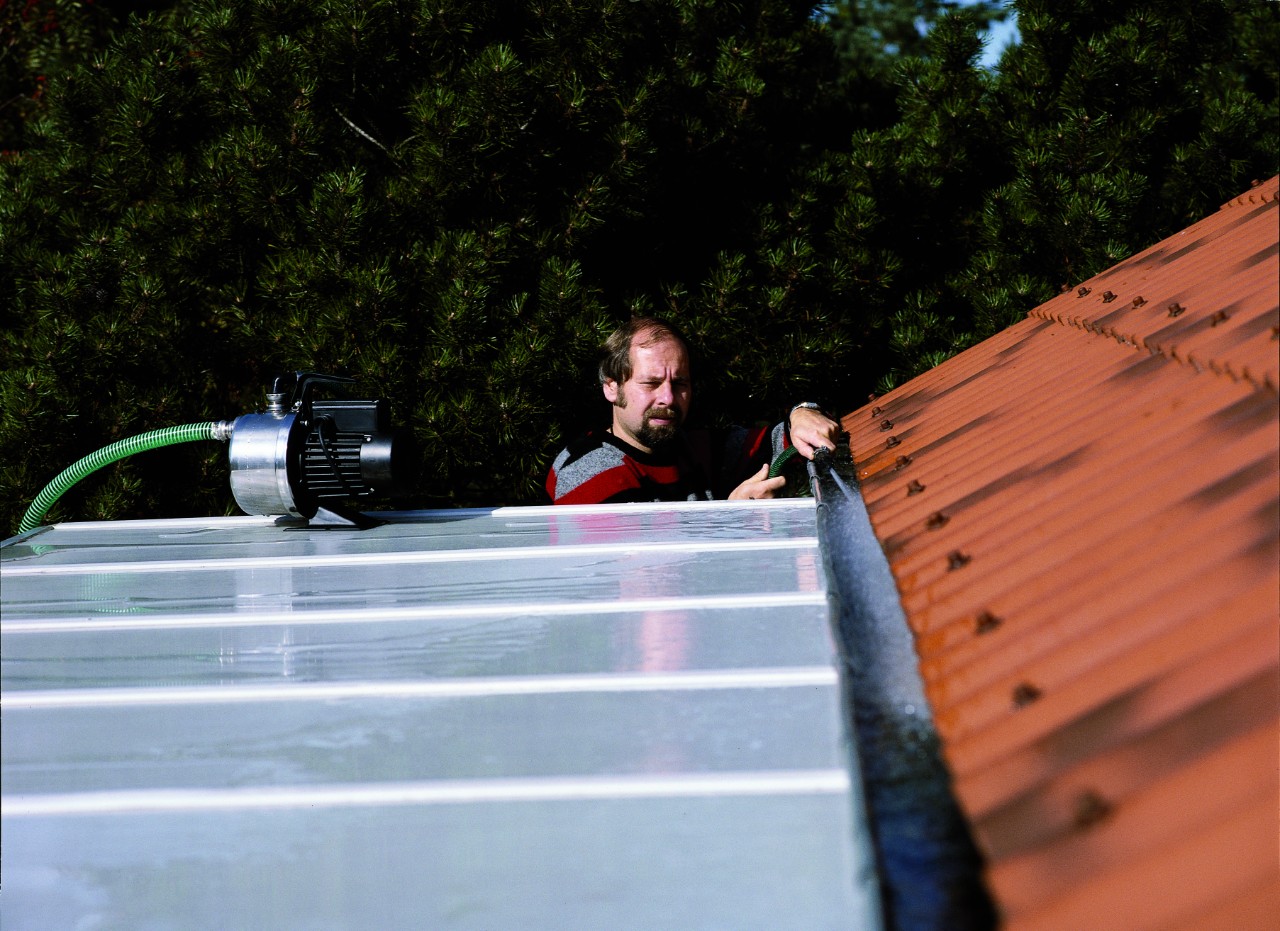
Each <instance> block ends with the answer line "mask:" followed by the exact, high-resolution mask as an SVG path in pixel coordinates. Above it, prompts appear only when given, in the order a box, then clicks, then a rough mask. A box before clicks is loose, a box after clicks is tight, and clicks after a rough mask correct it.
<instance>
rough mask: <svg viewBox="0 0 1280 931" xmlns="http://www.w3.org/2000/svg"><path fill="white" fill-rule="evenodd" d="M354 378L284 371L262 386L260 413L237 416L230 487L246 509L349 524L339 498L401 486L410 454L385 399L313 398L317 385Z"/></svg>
mask: <svg viewBox="0 0 1280 931" xmlns="http://www.w3.org/2000/svg"><path fill="white" fill-rule="evenodd" d="M352 381H353V379H349V378H339V377H336V376H333V375H320V374H318V373H316V372H295V373H293V374H290V375H281V376H279V377H278V378H276V379H275V380H274V382H272V385H271V388H270V390H269V391H268V392H267V407H266V411H265V412H264V413H260V414H244V415H242V416H240V417H237V418H236V419H235V421H234V422H233V423H232V424H231V430H230V432H231V449H230V460H231V493H232V494H233V495H234V496H235V499H236V503H237V504H238V505H240V507H241V508H242V509H243V510H244V511H245V512H246V513H249V514H263V515H279V516H287V517H302V518H306V519H308V520H313V522H316V523H330V522H333V517H334V516H335V515H336V516H339V517H340V518H341V519H342V521H346V522H351V521H353V520H355V517H356V516H355V515H352V514H349V513H346V512H344V511H342V510H341V508H340V506H339V505H338V504H337V502H339V501H344V500H349V499H353V498H354V499H366V498H371V497H375V496H379V495H395V494H397V493H400V492H401V491H402V490H403V488H402V486H403V485H404V479H405V477H406V476H407V475H408V473H409V471H410V465H411V463H410V461H409V460H410V458H411V456H412V454H411V451H410V449H409V438H408V436H407V435H406V434H405V433H404V432H403V431H401V430H397V429H393V428H392V427H391V425H390V408H389V406H388V405H387V402H386V401H384V400H374V401H364V400H361V401H346V400H326V401H318V400H316V399H315V398H313V397H312V389H313V388H314V387H315V386H316V385H319V384H331V385H338V384H350V383H351V382H352ZM317 515H319V516H317ZM355 522H358V521H355Z"/></svg>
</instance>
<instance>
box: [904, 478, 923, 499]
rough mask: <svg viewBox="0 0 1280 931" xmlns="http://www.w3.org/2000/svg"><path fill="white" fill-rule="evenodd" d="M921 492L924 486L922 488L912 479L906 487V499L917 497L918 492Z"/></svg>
mask: <svg viewBox="0 0 1280 931" xmlns="http://www.w3.org/2000/svg"><path fill="white" fill-rule="evenodd" d="M922 491H924V486H923V485H921V484H920V483H919V482H918V481H917V480H916V479H914V478H913V479H912V480H911V481H910V483H908V485H907V497H908V498H910V497H911V496H912V495H918V494H920V492H922Z"/></svg>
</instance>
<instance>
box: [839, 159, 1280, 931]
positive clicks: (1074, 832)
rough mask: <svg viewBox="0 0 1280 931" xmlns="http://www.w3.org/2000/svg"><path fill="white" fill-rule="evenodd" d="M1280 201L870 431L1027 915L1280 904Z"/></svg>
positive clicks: (961, 762)
mask: <svg viewBox="0 0 1280 931" xmlns="http://www.w3.org/2000/svg"><path fill="white" fill-rule="evenodd" d="M1278 194H1280V178H1273V179H1271V180H1270V181H1268V182H1266V183H1264V184H1262V185H1259V186H1257V187H1255V188H1254V189H1253V190H1251V191H1249V192H1247V193H1246V194H1244V195H1241V197H1239V198H1236V199H1235V200H1233V201H1231V202H1230V203H1229V204H1227V205H1226V206H1224V208H1223V209H1222V210H1220V211H1219V212H1218V213H1217V214H1215V215H1214V216H1211V217H1208V218H1206V219H1205V220H1203V221H1201V222H1200V223H1197V224H1195V225H1194V226H1192V227H1190V228H1189V229H1187V230H1185V231H1183V232H1182V233H1179V234H1177V235H1175V236H1172V237H1170V238H1169V239H1166V240H1165V241H1163V242H1161V243H1157V244H1156V245H1154V246H1152V247H1151V248H1150V249H1147V250H1145V251H1144V252H1141V253H1139V254H1137V255H1135V256H1133V257H1131V258H1129V259H1127V260H1125V261H1123V262H1121V263H1119V264H1118V265H1116V266H1115V267H1113V268H1111V269H1109V270H1107V271H1106V272H1103V273H1102V274H1100V275H1098V276H1096V277H1094V278H1093V279H1091V280H1089V281H1087V282H1084V283H1083V284H1082V285H1080V286H1079V287H1078V288H1076V289H1072V290H1069V291H1066V292H1064V293H1063V294H1060V295H1058V296H1057V297H1055V298H1053V299H1052V300H1050V301H1048V302H1046V303H1045V304H1043V305H1041V306H1040V307H1038V308H1036V309H1035V310H1034V311H1032V312H1031V314H1030V315H1029V316H1028V318H1027V319H1026V320H1024V321H1023V322H1021V323H1019V324H1017V325H1015V326H1013V327H1010V328H1009V329H1008V330H1006V331H1004V332H1003V333H1000V334H997V335H996V336H994V337H992V338H991V339H989V340H987V341H985V342H984V343H982V344H980V345H978V346H975V347H973V348H972V349H970V350H968V351H967V352H964V353H962V354H960V355H959V356H956V357H955V358H954V359H951V360H949V361H948V362H946V363H944V364H943V365H941V366H939V367H938V368H936V369H934V370H932V371H930V372H927V373H925V374H924V375H921V376H920V377H918V378H916V379H914V380H912V381H911V382H909V383H908V384H906V385H903V386H901V387H900V388H898V389H896V390H895V391H893V392H891V393H889V394H887V395H885V396H884V397H883V398H880V399H877V400H876V401H874V402H873V403H872V404H869V405H868V406H867V407H865V408H863V409H861V410H858V411H855V412H854V413H852V414H850V415H849V416H848V417H847V418H845V422H844V426H845V428H846V430H848V431H849V434H850V444H851V449H852V452H853V456H854V460H855V462H856V463H857V466H858V475H859V480H860V482H861V485H862V491H863V496H864V498H865V499H866V502H867V507H868V510H869V512H870V514H871V517H872V522H873V525H874V527H875V529H876V533H877V535H878V536H879V538H880V540H881V543H882V545H883V546H884V550H885V553H886V555H887V556H888V559H889V562H890V566H891V568H892V570H893V572H894V576H895V578H896V580H897V583H898V588H899V592H900V595H901V598H902V603H903V606H904V608H905V609H906V613H907V618H908V622H909V623H910V625H911V627H912V629H913V631H914V632H915V635H916V643H917V650H918V652H919V654H920V661H921V671H922V675H923V677H924V680H925V686H926V691H927V693H928V695H929V698H930V701H931V702H932V705H933V711H934V718H935V722H936V725H937V728H938V731H939V734H940V736H941V737H942V740H943V745H944V752H945V754H946V757H947V760H948V763H949V765H950V766H951V768H952V773H953V777H954V779H955V788H956V792H957V795H958V797H959V799H960V802H961V806H962V808H963V809H964V810H965V812H966V813H967V815H968V817H969V818H970V821H971V823H972V825H973V828H974V831H975V836H976V838H977V840H978V842H979V846H980V847H981V848H982V850H983V851H984V853H985V855H986V857H987V859H988V865H989V880H990V884H991V887H992V891H993V894H994V895H995V897H996V900H997V904H998V907H999V908H1000V910H1001V912H1002V915H1003V916H1004V921H1005V924H1006V925H1007V926H1008V927H1010V928H1041V927H1044V928H1067V927H1089V928H1104V927H1116V928H1124V929H1126V931H1128V929H1133V928H1145V927H1151V928H1157V927H1159V928H1166V927H1167V928H1182V927H1185V928H1200V927H1205V926H1211V925H1215V924H1216V925H1219V926H1229V927H1232V928H1236V929H1239V928H1251V927H1267V926H1270V925H1269V924H1265V923H1260V921H1261V920H1262V919H1264V918H1265V920H1266V921H1270V920H1271V919H1272V918H1273V916H1274V914H1275V913H1276V910H1275V908H1273V907H1272V906H1275V905H1277V903H1278V902H1280V863H1278V859H1277V837H1278V836H1280V824H1278V822H1277V809H1278V807H1280V777H1278V776H1277V767H1276V763H1277V754H1278V752H1280V744H1278V738H1277V727H1278V724H1280V395H1277V387H1278V386H1280V285H1278V282H1280V234H1278V227H1277V217H1278V216H1280V201H1278Z"/></svg>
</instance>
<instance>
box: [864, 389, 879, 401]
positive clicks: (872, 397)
mask: <svg viewBox="0 0 1280 931" xmlns="http://www.w3.org/2000/svg"><path fill="white" fill-rule="evenodd" d="M878 397H880V395H878V394H876V393H875V392H874V391H873V392H871V393H870V394H869V395H867V401H868V402H871V401H874V400H875V399H876V398H878Z"/></svg>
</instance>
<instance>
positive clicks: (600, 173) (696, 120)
mask: <svg viewBox="0 0 1280 931" xmlns="http://www.w3.org/2000/svg"><path fill="white" fill-rule="evenodd" d="M834 73H835V71H834V58H833V56H832V54H831V52H830V45H829V42H828V40H827V38H826V36H825V33H824V32H823V30H822V28H821V26H820V24H818V23H816V22H814V21H813V20H812V18H811V17H810V15H809V7H808V6H807V5H805V4H799V3H791V2H761V3H757V4H753V5H750V6H748V7H730V6H726V5H723V4H718V3H714V2H709V0H680V2H655V3H645V4H632V3H621V2H603V3H598V4H582V3H574V2H561V0H548V2H534V3H509V2H487V3H483V2H482V3H477V2H451V0H434V2H431V3H427V2H422V3H417V4H412V3H411V4H404V3H395V2H389V0H382V2H377V0H375V2H365V3H355V2H352V0H324V2H321V3H319V4H316V3H312V2H300V0H253V2H250V0H230V2H217V3H213V2H207V3H196V4H194V5H193V6H192V7H191V10H190V12H189V13H186V12H184V11H183V10H181V9H180V8H175V12H174V15H171V16H168V17H157V16H152V17H149V18H144V19H141V20H138V21H136V22H134V23H133V24H132V25H131V26H130V27H129V28H128V29H126V30H124V31H122V32H121V33H120V34H119V36H118V38H117V41H116V42H115V43H114V44H113V45H111V46H110V47H109V48H108V49H107V50H106V51H105V52H104V53H103V54H101V55H100V56H99V57H97V58H96V59H94V60H93V61H92V62H90V63H88V64H86V65H84V66H82V67H79V68H75V69H72V70H70V71H68V72H66V73H65V74H64V75H63V76H62V77H61V79H60V81H59V86H58V89H57V93H56V97H55V99H54V100H53V102H52V103H51V105H50V107H49V110H48V112H47V114H46V115H45V117H44V118H42V119H40V120H38V121H37V122H36V123H34V124H33V126H34V128H35V130H36V133H37V138H36V141H35V144H33V145H32V146H31V147H30V149H29V150H28V151H25V152H23V153H21V154H20V155H19V156H17V157H16V158H15V159H12V160H11V162H10V163H9V164H8V165H6V166H5V175H4V180H5V185H6V187H7V189H8V193H9V194H10V196H7V197H5V198H4V202H3V205H0V237H3V239H0V245H2V246H3V252H2V254H0V263H2V264H3V271H4V273H5V274H4V278H5V280H6V281H7V282H8V284H7V285H0V287H5V288H7V291H6V293H5V294H4V295H3V298H4V305H5V307H6V310H5V313H6V320H5V325H6V326H5V330H6V335H5V341H6V342H5V365H4V372H3V382H0V394H3V396H4V397H5V398H8V399H12V400H13V402H14V403H12V404H6V406H5V411H4V413H3V415H0V417H2V422H0V444H2V445H0V448H3V449H4V451H5V459H6V461H7V462H11V463H14V465H13V466H12V467H11V468H9V469H7V470H6V472H5V473H4V475H5V484H6V486H7V487H6V491H7V492H8V494H6V496H5V497H6V500H7V501H8V502H10V503H9V504H8V505H7V506H8V507H9V508H10V511H9V513H10V515H12V514H14V513H16V510H17V509H18V508H20V506H21V504H22V503H23V502H25V501H27V500H30V497H31V496H32V495H34V493H35V491H36V490H38V488H39V487H40V486H41V484H42V483H43V480H45V479H47V477H48V474H47V473H48V471H49V465H48V464H49V463H61V464H65V463H69V462H71V461H73V460H74V459H75V458H78V457H79V456H80V455H83V454H85V453H87V452H90V451H92V450H93V449H96V448H99V447H101V446H103V445H105V444H106V443H107V442H110V441H112V440H114V439H118V438H120V437H123V436H128V435H131V434H134V433H138V432H142V431H143V430H147V429H152V428H154V427H157V426H165V425H169V424H172V423H183V422H192V421H197V420H205V419H211V418H213V419H221V418H225V417H230V416H234V415H235V414H237V413H240V412H245V411H247V410H250V409H253V408H254V407H256V406H258V405H259V404H260V399H261V395H260V392H261V391H262V388H263V386H264V385H265V384H266V383H267V382H268V381H269V379H270V378H271V376H272V375H273V374H274V373H276V372H278V371H286V370H295V369H306V370H318V371H328V372H339V373H349V374H352V375H354V376H356V377H357V378H358V379H359V380H360V382H361V388H362V389H363V391H364V392H365V393H369V392H375V393H377V394H380V395H384V396H386V397H388V398H390V399H391V400H392V402H393V409H394V411H395V412H396V415H397V419H398V420H400V422H403V423H407V424H408V425H409V426H411V427H412V428H413V430H414V432H415V433H416V434H417V437H418V439H419V440H420V442H421V444H422V445H423V446H424V448H425V449H426V450H427V453H428V455H427V457H426V459H425V462H424V468H425V473H424V476H423V480H422V483H421V484H422V488H423V495H422V496H421V498H420V499H419V500H418V502H417V503H424V504H434V503H453V502H473V503H489V504H494V503H500V502H503V501H521V500H524V501H528V500H534V499H535V498H536V494H537V489H538V486H539V485H540V482H541V479H542V476H543V474H545V468H546V465H547V463H548V461H549V458H550V456H551V455H552V454H554V452H555V450H556V449H557V448H558V447H559V446H560V445H561V444H562V443H563V441H564V440H565V438H566V436H565V434H566V432H567V431H569V430H573V429H578V428H580V427H581V426H582V425H583V421H584V419H585V418H586V417H587V416H588V413H589V411H590V410H591V407H590V405H591V403H592V402H594V401H595V398H596V397H597V396H598V389H593V388H592V387H591V385H590V383H589V380H588V379H589V378H590V370H591V368H592V365H593V361H594V349H595V346H596V345H597V344H598V342H599V340H600V339H601V338H602V337H603V335H604V334H605V333H607V332H608V330H609V329H611V328H612V326H613V325H614V324H615V323H616V322H617V321H618V320H620V319H622V318H624V317H625V316H626V315H627V314H629V313H631V312H634V311H639V310H650V311H655V312H661V313H665V314H668V315H670V316H673V317H675V318H676V319H678V320H679V321H681V322H683V323H684V324H685V325H686V326H687V327H688V328H689V329H690V330H691V331H692V332H694V333H696V334H706V335H709V336H711V335H719V334H720V333H721V330H722V328H723V327H726V326H727V325H728V324H729V323H730V322H731V321H729V320H728V319H726V318H725V317H724V316H723V315H724V314H725V313H730V312H731V313H732V314H733V315H734V317H733V321H732V322H733V323H735V324H736V323H737V321H739V320H742V321H750V326H749V327H747V329H749V331H750V336H749V339H747V340H746V341H744V342H741V343H736V344H735V345H734V346H733V347H732V352H727V351H726V350H725V348H724V341H723V340H721V341H720V342H718V343H717V342H716V341H715V340H714V339H712V340H710V342H711V345H710V346H709V347H708V353H707V357H706V361H705V368H704V371H706V372H708V373H710V372H720V371H723V370H724V369H726V368H727V369H728V370H729V371H728V382H729V384H730V385H731V386H732V385H734V384H739V383H743V382H746V383H751V384H753V385H756V386H757V387H756V388H755V390H754V391H753V392H751V394H750V396H749V397H746V398H743V399H735V403H734V404H733V405H727V406H726V407H725V408H724V409H723V410H720V411H719V413H720V414H721V415H722V416H724V417H726V418H728V417H740V416H743V415H744V414H746V415H754V416H761V415H770V414H776V413H777V412H778V411H779V410H780V409H781V408H782V407H783V406H784V405H785V404H786V402H787V400H789V399H790V398H792V397H795V396H798V394H800V393H804V392H802V391H801V388H802V387H803V386H802V381H803V379H804V378H805V377H806V375H807V374H810V373H811V371H812V365H811V366H810V370H809V371H806V370H804V369H801V368H794V369H793V368H788V367H785V366H782V365H780V364H779V363H777V362H775V361H774V360H775V358H778V351H777V349H776V348H775V347H776V346H777V345H779V344H780V343H786V342H787V341H788V340H790V341H792V342H794V341H795V340H796V339H797V338H798V337H797V336H796V335H795V334H800V333H806V332H807V333H808V334H809V335H807V336H805V337H804V339H806V340H808V341H809V342H810V343H811V344H812V346H811V348H812V349H813V350H814V352H813V354H812V356H813V358H814V359H823V358H828V359H829V358H831V357H832V356H833V355H839V354H840V351H841V346H842V340H841V337H840V330H841V324H840V322H839V321H838V320H834V315H833V313H832V311H831V310H830V309H828V310H827V311H826V312H825V314H826V319H825V320H824V319H822V314H819V315H818V316H817V317H815V316H814V312H813V310H812V309H811V308H810V307H809V306H808V304H807V302H805V301H803V300H802V299H801V296H800V295H799V293H788V289H789V288H790V289H791V291H792V292H795V290H796V285H795V283H796V282H797V281H800V280H802V279H803V277H804V273H805V268H806V264H805V263H807V262H809V261H810V259H807V258H805V257H806V256H807V255H808V254H809V253H811V252H812V251H813V250H814V246H812V245H811V244H806V243H805V242H803V237H804V233H805V231H804V230H803V229H802V228H801V225H800V224H798V223H797V221H795V220H787V221H786V222H785V223H779V222H778V221H777V220H776V219H775V214H776V212H777V208H776V207H775V205H776V204H782V203H786V202H788V201H790V200H794V199H795V197H796V195H795V194H794V192H793V188H794V187H795V185H797V184H799V183H801V182H803V181H804V180H805V176H804V174H803V172H798V171H797V169H796V166H797V165H802V164H804V163H805V161H806V160H807V159H810V158H811V157H812V155H811V153H813V152H817V151H821V149H822V147H823V145H824V144H825V140H826V139H829V138H839V137H840V136H841V135H843V133H841V132H840V129H839V122H840V120H841V119H847V117H846V116H845V115H844V114H845V108H843V107H842V106H841V104H840V102H839V101H838V100H836V99H835V97H834V86H835V84H834ZM846 129H847V127H846ZM797 263H798V264H797ZM726 269H728V270H729V271H726ZM732 269H737V270H738V272H737V273H736V274H738V275H739V278H738V279H737V281H738V283H737V284H734V285H731V289H736V293H737V294H738V296H739V300H737V301H736V302H735V303H734V304H733V306H732V307H731V308H726V307H724V306H722V305H717V304H716V302H715V300H711V299H708V298H707V295H709V294H711V293H712V292H713V291H714V290H715V286H714V285H713V284H712V282H717V281H721V280H724V279H725V275H726V274H728V275H729V277H732V276H733V274H734V273H733V272H732ZM765 285H769V286H771V287H773V288H774V292H771V293H770V295H768V296H766V295H765V294H764V292H763V287H764V286H765ZM775 292H776V293H775ZM717 315H719V316H717ZM828 322H832V326H831V327H828V326H827V325H826V324H827V323H828ZM805 324H807V327H806V326H805ZM797 352H798V349H797V348H796V347H794V346H791V347H789V348H788V349H787V350H786V354H784V357H786V358H792V357H795V356H796V354H797ZM845 354H846V355H847V353H845ZM770 366H771V367H770ZM762 372H763V377H764V380H763V381H761V377H762V375H761V373H762ZM708 397H709V399H710V400H709V402H708V404H707V407H708V409H712V408H714V406H715V404H716V402H717V401H718V400H722V399H724V398H726V397H728V394H727V392H722V393H721V394H719V395H717V394H716V393H715V392H714V391H710V392H709V394H708ZM596 413H597V414H598V413H600V412H599V411H596ZM223 455H224V454H223V453H222V451H220V450H211V451H207V452H201V451H195V450H192V451H188V450H185V449H179V450H174V451H172V452H165V453H155V454H149V455H148V456H147V457H135V459H134V460H129V461H127V462H125V463H122V464H120V465H119V466H117V467H113V469H112V470H110V471H109V472H107V473H103V474H102V475H101V477H98V476H95V477H94V478H92V479H89V480H86V481H85V482H84V483H82V484H83V485H84V486H85V488H84V489H83V490H77V492H75V493H73V494H70V495H68V496H67V498H66V499H65V501H66V505H65V507H66V510H67V511H68V512H70V513H75V514H78V515H80V516H107V515H111V516H129V515H142V514H151V515H155V514H179V513H191V512H193V511H194V512H196V513H200V512H208V511H211V510H212V511H217V510H226V509H227V508H228V507H229V502H228V496H227V493H226V475H225V465H224V464H223V463H222V458H221V457H222V456H223ZM55 516H56V515H55ZM10 522H11V523H12V522H13V520H12V517H11V518H10Z"/></svg>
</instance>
